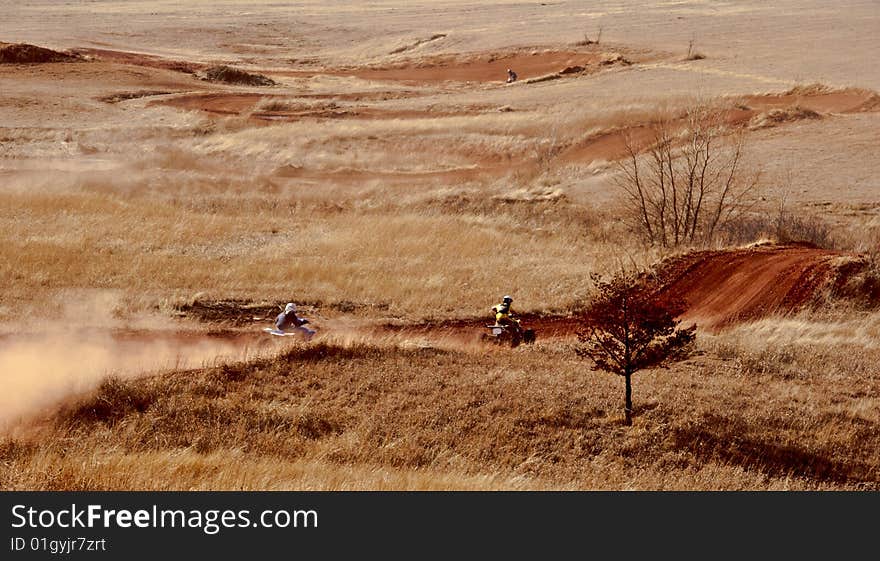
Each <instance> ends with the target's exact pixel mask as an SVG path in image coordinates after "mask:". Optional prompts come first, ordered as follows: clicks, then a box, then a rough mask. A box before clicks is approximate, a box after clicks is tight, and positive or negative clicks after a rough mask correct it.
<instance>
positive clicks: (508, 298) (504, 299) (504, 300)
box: [501, 296, 513, 304]
mask: <svg viewBox="0 0 880 561" xmlns="http://www.w3.org/2000/svg"><path fill="white" fill-rule="evenodd" d="M501 301H502V302H505V303H507V304H509V303H511V302H513V297H511V296H505V297H504V298H502V299H501Z"/></svg>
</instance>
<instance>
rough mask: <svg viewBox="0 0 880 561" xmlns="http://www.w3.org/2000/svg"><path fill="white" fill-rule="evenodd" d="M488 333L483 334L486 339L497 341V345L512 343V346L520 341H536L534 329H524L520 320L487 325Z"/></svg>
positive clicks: (529, 342)
mask: <svg viewBox="0 0 880 561" xmlns="http://www.w3.org/2000/svg"><path fill="white" fill-rule="evenodd" d="M486 329H488V330H489V332H488V333H483V334H482V339H483V340H484V341H489V342H491V343H495V344H496V345H510V346H511V347H512V348H515V347H518V346H519V345H520V343H526V344H531V343H534V342H535V331H534V330H533V329H523V328H522V325H520V322H519V320H513V321H511V322H510V323H504V324H497V323H496V324H492V325H487V326H486Z"/></svg>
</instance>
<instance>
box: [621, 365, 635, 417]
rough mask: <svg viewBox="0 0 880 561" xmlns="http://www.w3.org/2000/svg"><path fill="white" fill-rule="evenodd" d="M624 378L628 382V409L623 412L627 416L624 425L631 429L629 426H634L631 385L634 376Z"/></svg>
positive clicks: (628, 374)
mask: <svg viewBox="0 0 880 561" xmlns="http://www.w3.org/2000/svg"><path fill="white" fill-rule="evenodd" d="M623 377H624V379H625V380H626V407H625V408H624V410H623V412H624V415H625V418H624V420H623V423H624V424H625V425H626V426H628V427H629V426H632V424H633V418H632V410H633V400H632V383H631V378H632V374H630V373H626V374H624V376H623Z"/></svg>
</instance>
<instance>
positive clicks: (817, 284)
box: [660, 245, 843, 328]
mask: <svg viewBox="0 0 880 561" xmlns="http://www.w3.org/2000/svg"><path fill="white" fill-rule="evenodd" d="M841 255H843V254H842V253H841V252H836V251H829V250H824V249H817V248H813V247H806V246H796V245H795V246H781V247H780V246H766V247H755V248H750V249H738V250H728V251H702V252H696V253H691V254H688V255H685V256H682V257H679V258H675V259H672V260H670V261H668V262H666V263H665V264H663V265H661V267H660V270H661V272H662V274H663V276H664V277H665V281H664V282H665V283H666V286H665V288H664V289H663V290H662V292H661V294H662V297H664V298H674V299H681V300H683V301H684V302H685V304H686V306H687V312H686V313H685V314H684V319H686V320H688V321H695V322H696V323H697V324H698V325H699V326H701V327H704V328H720V327H724V326H728V325H732V324H734V323H739V322H744V321H749V320H756V319H760V318H763V317H767V316H771V315H776V314H787V313H791V312H795V311H797V310H800V309H802V308H803V307H805V306H807V305H808V304H810V303H811V302H814V301H816V299H817V297H818V296H819V292H820V290H821V289H822V288H823V287H825V286H827V285H828V283H829V282H831V281H832V280H833V277H834V271H835V267H834V264H833V260H834V259H835V258H837V257H840V256H841Z"/></svg>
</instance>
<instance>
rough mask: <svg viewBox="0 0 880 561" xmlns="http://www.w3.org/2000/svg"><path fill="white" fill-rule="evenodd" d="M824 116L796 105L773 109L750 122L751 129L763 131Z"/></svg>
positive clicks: (756, 116)
mask: <svg viewBox="0 0 880 561" xmlns="http://www.w3.org/2000/svg"><path fill="white" fill-rule="evenodd" d="M821 118H822V116H821V115H819V113H817V112H815V111H813V110H812V109H808V108H806V107H801V106H799V105H796V106H794V107H787V108H785V109H771V110H770V111H766V112H764V113H759V114H758V115H755V116H754V117H752V119H751V120H750V121H749V128H750V129H763V128H768V127H774V126H776V125H780V124H782V123H791V122H794V121H801V120H804V119H821Z"/></svg>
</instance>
